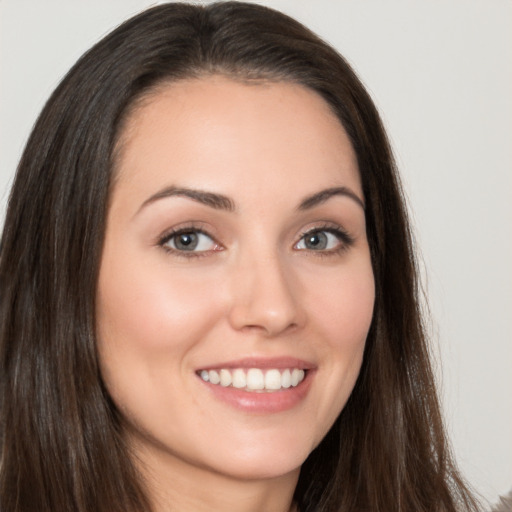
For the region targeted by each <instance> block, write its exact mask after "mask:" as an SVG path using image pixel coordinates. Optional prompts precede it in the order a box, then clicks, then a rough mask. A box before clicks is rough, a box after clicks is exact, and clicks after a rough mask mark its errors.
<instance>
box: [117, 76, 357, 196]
mask: <svg viewBox="0 0 512 512" xmlns="http://www.w3.org/2000/svg"><path fill="white" fill-rule="evenodd" d="M118 154H119V158H118V165H117V172H118V177H117V178H118V180H117V181H118V183H119V182H121V183H123V182H125V183H128V182H129V183H132V185H135V186H137V187H138V188H139V190H142V189H144V190H147V193H150V192H151V189H153V192H154V190H155V189H156V188H158V187H160V186H163V185H180V186H190V187H195V188H202V189H204V188H207V189H209V190H212V191H216V190H217V189H221V190H219V192H222V193H227V194H234V193H239V192H240V191H241V190H243V189H247V188H251V189H252V190H253V191H256V190H258V189H263V188H269V187H278V189H280V190H283V187H284V188H285V189H290V188H291V187H292V185H293V188H294V189H297V190H299V189H300V188H301V185H302V184H304V187H303V188H306V192H309V191H310V189H311V186H312V182H314V181H319V183H318V187H321V186H336V185H340V184H341V185H350V186H351V187H352V188H354V189H355V191H356V192H360V191H361V186H360V180H359V172H358V170H357V162H356V157H355V154H354V151H353V148H352V145H351V143H350V141H349V138H348V136H347V134H346V132H345V130H344V129H343V126H342V125H341V123H340V121H339V120H338V118H337V117H336V116H335V114H334V113H333V112H332V110H331V109H330V107H329V105H328V104H327V103H326V102H325V100H323V98H321V97H320V96H319V95H318V94H317V93H315V92H313V91H311V90H309V89H307V88H305V87H303V86H301V85H298V84H294V83H289V82H254V83H247V82H238V81H234V80H231V79H229V78H225V77H222V76H210V77H205V78H199V79H191V80H181V81H177V82H175V83H171V84H166V85H163V86H160V87H159V88H158V89H157V90H155V91H153V92H152V93H151V94H149V95H148V96H147V97H145V98H144V99H143V100H142V101H141V102H140V103H139V104H138V106H137V107H136V108H135V109H134V110H133V112H132V113H131V114H130V116H129V118H128V120H127V122H126V123H125V127H124V129H123V133H122V134H121V137H120V150H119V153H118ZM320 182H321V183H320Z"/></svg>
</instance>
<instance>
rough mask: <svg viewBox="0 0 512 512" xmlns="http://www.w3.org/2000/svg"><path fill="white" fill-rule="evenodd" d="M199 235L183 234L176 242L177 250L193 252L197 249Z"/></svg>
mask: <svg viewBox="0 0 512 512" xmlns="http://www.w3.org/2000/svg"><path fill="white" fill-rule="evenodd" d="M197 242H198V239H197V235H196V234H195V233H182V234H181V235H179V237H178V239H177V240H176V242H175V244H176V248H177V249H183V250H185V251H191V250H193V249H195V248H196V247H197Z"/></svg>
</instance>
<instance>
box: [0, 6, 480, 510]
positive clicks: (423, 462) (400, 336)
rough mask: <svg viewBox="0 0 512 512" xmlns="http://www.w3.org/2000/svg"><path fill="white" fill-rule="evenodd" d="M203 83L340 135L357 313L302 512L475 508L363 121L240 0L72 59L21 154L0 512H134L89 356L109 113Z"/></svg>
mask: <svg viewBox="0 0 512 512" xmlns="http://www.w3.org/2000/svg"><path fill="white" fill-rule="evenodd" d="M214 73H220V74H223V75H226V76H228V77H231V78H233V79H236V80H244V81H247V80H249V81H250V80H260V79H265V80H275V81H290V82H294V83H298V84H301V85H303V86H305V87H308V88H310V89H311V90H313V91H316V92H317V93H318V94H319V95H320V96H321V97H323V98H324V100H325V101H326V102H327V103H328V104H329V105H330V107H331V108H332V110H333V111H334V112H335V113H336V115H337V116H338V118H339V120H340V122H341V123H342V125H343V126H344V128H345V130H346V131H347V133H348V135H349V137H350V140H351V142H352V145H353V147H354V150H355V152H356V154H357V159H358V165H359V170H360V173H361V178H362V183H363V191H364V196H365V201H366V205H367V206H366V219H367V220H366V222H367V233H368V240H369V244H370V248H371V257H372V263H373V270H374V275H375V283H376V303H375V311H374V318H373V321H372V326H371V329H370V333H369V336H368V340H367V345H366V349H365V356H364V362H363V366H362V369H361V373H360V376H359V379H358V381H357V383H356V386H355V389H354V391H353V393H352V395H351V397H350V399H349V401H348V403H347V404H346V406H345V408H344V410H343V411H342V413H341V414H340V416H339V418H338V419H337V420H336V422H335V424H334V425H333V427H332V428H331V430H330V431H329V433H328V434H327V436H326V438H325V439H324V440H323V441H322V443H321V444H320V445H319V446H318V447H317V448H316V449H315V451H314V452H313V453H311V454H310V456H309V457H308V459H307V460H306V461H305V463H304V465H303V467H302V470H301V474H300V478H299V483H298V486H297V489H296V492H295V500H296V502H297V504H298V507H299V509H300V511H301V512H313V511H315V512H321V511H322V512H335V511H344V512H356V511H357V512H362V511H371V512H377V511H383V512H389V511H392V510H397V511H403V512H410V511H416V512H418V511H425V512H427V511H428V512H432V511H447V512H448V511H455V510H465V511H470V510H476V509H477V505H476V504H475V502H474V501H473V499H472V498H471V496H470V493H469V492H468V490H467V489H466V487H465V486H464V484H463V482H462V480H461V478H460V477H459V475H458V473H457V471H456V469H455V467H454V465H453V463H452V460H451V457H450V453H449V449H448V446H447V442H446V438H445V434H444V429H443V423H442V419H441V415H440V412H439V404H438V400H437V396H436V390H435V386H434V378H433V375H432V370H431V366H430V362H429V353H428V346H427V342H426V339H425V335H424V327H423V325H422V320H421V314H420V306H419V297H418V295H419V288H418V278H417V269H416V263H415V258H414V252H413V246H412V238H411V234H410V230H409V224H408V220H407V212H406V208H405V205H404V200H403V195H402V192H401V188H400V183H399V179H398V176H397V173H396V169H395V165H394V162H393V157H392V154H391V150H390V147H389V144H388V141H387V138H386V134H385V132H384V129H383V127H382V124H381V121H380V118H379V115H378V113H377V111H376V109H375V106H374V104H373V102H372V101H371V99H370V97H369V96H368V94H367V93H366V91H365V89H364V87H363V86H362V84H361V83H360V81H359V80H358V78H357V77H356V75H355V74H354V72H353V71H352V69H351V68H350V66H349V65H348V64H347V63H346V61H345V60H344V59H343V58H342V57H341V56H340V55H339V54H338V53H337V52H336V51H334V50H333V49H332V48H331V47H330V46H328V45H327V44H326V43H324V42H323V41H321V40H320V39H319V38H318V37H317V36H315V35H314V34H312V33H311V32H310V31H309V30H308V29H306V28H305V27H303V26H302V25H301V24H299V23H298V22H296V21H295V20H293V19H291V18H289V17H287V16H285V15H284V14H281V13H279V12H277V11H274V10H271V9H268V8H265V7H261V6H257V5H251V4H245V3H236V2H226V3H219V4H212V5H209V6H197V5H196V6H193V5H187V4H165V5H161V6H158V7H154V8H152V9H149V10H147V11H145V12H143V13H142V14H140V15H138V16H136V17H134V18H132V19H131V20H128V21H127V22H125V23H124V24H123V25H121V26H120V27H118V28H117V29H116V30H114V31H113V32H112V33H111V34H109V35H108V36H107V37H105V38H104V39H103V40H102V41H100V42H99V43H98V44H97V45H95V46H94V47H93V48H92V49H91V50H90V51H88V52H87V53H86V54H85V55H84V56H83V57H82V58H81V59H80V60H79V61H78V62H77V64H76V65H75V66H74V67H73V68H72V69H71V71H70V72H69V73H68V75H67V76H66V77H65V78H64V79H63V81H62V82H61V84H60V85H59V86H58V88H57V90H56V91H55V92H54V93H53V95H52V96H51V98H50V99H49V101H48V103H47V104H46V106H45V108H44V110H43V111H42V113H41V115H40V117H39V119H38V121H37V123H36V126H35V128H34V130H33V132H32V135H31V137H30V139H29V141H28V143H27V146H26V149H25V151H24V154H23V157H22V159H21V161H20V164H19V167H18V170H17V174H16V179H15V182H14V186H13V188H12V192H11V195H10V199H9V206H8V211H7V217H6V222H5V228H4V233H3V237H2V242H1V243H2V246H1V253H0V286H1V292H0V293H1V297H0V379H1V381H0V386H1V388H0V392H1V394H0V397H1V403H0V408H1V409H0V420H1V421H0V435H1V458H0V510H2V511H4V512H7V511H9V512H29V511H30V512H33V511H35V510H37V511H38V512H50V511H51V512H56V511H71V510H73V511H77V512H90V511H92V510H94V511H95V512H102V511H103V512H143V511H149V510H150V507H149V504H148V500H147V498H146V496H145V492H144V483H143V482H142V481H141V478H140V476H139V475H138V474H137V472H136V470H135V469H134V465H133V463H132V457H131V454H130V453H129V451H128V448H127V446H126V445H125V443H124V441H123V432H122V426H121V425H122V422H121V418H120V415H119V412H118V411H117V409H116V407H115V405H114V404H113V403H112V401H111V399H110V398H109V396H108V393H107V392H106V390H105V387H104V385H103V383H102V379H101V375H100V372H99V367H98V361H97V354H96V348H95V297H96V286H97V278H98V268H99V262H100V257H101V250H102V243H103V237H104V231H105V218H106V213H107V208H108V199H109V190H110V188H111V187H112V183H113V181H114V178H113V169H114V167H115V154H116V152H115V149H116V144H117V142H118V140H119V135H120V132H121V131H122V126H123V120H124V119H126V116H127V115H128V113H129V112H130V111H131V110H132V109H133V108H136V105H137V100H138V99H140V98H143V97H145V95H147V94H149V93H150V92H151V91H152V90H154V89H155V88H156V87H157V86H159V85H161V84H162V83H163V82H168V81H173V80H179V79H182V78H190V77H196V76H197V77H199V76H208V75H209V74H214Z"/></svg>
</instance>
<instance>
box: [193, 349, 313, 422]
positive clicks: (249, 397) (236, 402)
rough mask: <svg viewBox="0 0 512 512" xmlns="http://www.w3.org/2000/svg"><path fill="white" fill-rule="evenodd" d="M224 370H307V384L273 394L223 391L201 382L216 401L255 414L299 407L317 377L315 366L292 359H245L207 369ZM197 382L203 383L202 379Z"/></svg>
mask: <svg viewBox="0 0 512 512" xmlns="http://www.w3.org/2000/svg"><path fill="white" fill-rule="evenodd" d="M221 368H226V369H232V368H262V369H264V368H267V369H270V368H276V369H285V368H299V369H304V370H307V371H306V375H305V377H304V380H303V381H302V382H301V383H300V384H299V385H298V386H296V387H290V388H288V389H281V390H279V391H272V392H257V391H245V390H243V389H237V388H234V387H231V386H228V387H223V386H221V385H220V384H211V383H209V382H205V381H203V380H200V382H201V383H202V384H203V385H205V386H206V388H207V389H208V391H209V392H210V393H211V394H212V395H213V396H214V398H215V399H217V400H221V401H223V402H225V403H227V404H228V405H230V406H231V407H234V408H236V409H239V410H241V411H244V412H247V413H254V414H269V413H278V412H284V411H287V410H289V409H292V408H293V407H295V406H297V405H298V404H299V403H300V402H301V401H302V400H303V399H304V398H305V397H306V395H307V393H308V391H309V389H310V387H311V383H312V381H313V378H314V374H315V371H314V366H313V365H311V364H309V363H307V362H305V361H301V360H299V359H293V358H278V359H258V358H246V359H241V360H238V361H230V362H229V363H222V364H218V365H214V366H207V367H205V369H208V370H215V369H221ZM198 378H199V379H200V377H198Z"/></svg>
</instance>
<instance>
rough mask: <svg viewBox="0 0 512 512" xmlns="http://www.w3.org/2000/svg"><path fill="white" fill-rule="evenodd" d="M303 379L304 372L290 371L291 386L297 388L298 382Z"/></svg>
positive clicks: (295, 369)
mask: <svg viewBox="0 0 512 512" xmlns="http://www.w3.org/2000/svg"><path fill="white" fill-rule="evenodd" d="M303 378H304V370H298V369H297V368H294V369H293V371H292V386H297V384H298V383H299V382H301V381H302V379H303Z"/></svg>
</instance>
